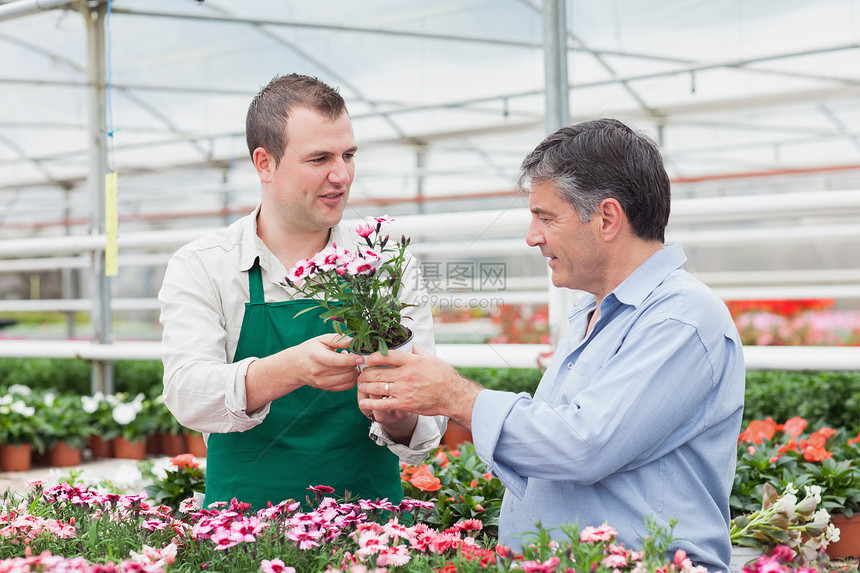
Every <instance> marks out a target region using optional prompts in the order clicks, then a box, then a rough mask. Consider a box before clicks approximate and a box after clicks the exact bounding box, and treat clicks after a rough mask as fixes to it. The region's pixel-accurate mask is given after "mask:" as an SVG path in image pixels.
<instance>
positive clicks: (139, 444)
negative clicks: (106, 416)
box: [108, 392, 157, 460]
mask: <svg viewBox="0 0 860 573" xmlns="http://www.w3.org/2000/svg"><path fill="white" fill-rule="evenodd" d="M108 400H109V401H110V402H111V403H112V404H113V410H112V412H111V416H112V418H113V420H114V421H115V422H116V423H117V424H118V425H119V435H117V436H116V437H115V438H114V439H113V440H112V442H113V452H114V456H115V457H117V458H125V459H132V460H142V459H144V458H145V457H146V438H147V437H148V436H149V435H151V434H152V433H154V432H155V429H156V427H157V422H156V419H155V418H154V416H153V414H152V409H151V406H150V404H149V402H148V401H147V400H146V396H145V395H144V394H143V393H138V394H137V395H135V396H134V397H131V396H129V395H128V394H126V393H124V392H120V393H117V394H114V395H113V396H111V397H109V398H108Z"/></svg>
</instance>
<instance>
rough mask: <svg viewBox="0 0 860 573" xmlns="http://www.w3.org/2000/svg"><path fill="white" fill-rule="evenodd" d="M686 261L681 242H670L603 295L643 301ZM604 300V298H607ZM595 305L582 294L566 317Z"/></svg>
mask: <svg viewBox="0 0 860 573" xmlns="http://www.w3.org/2000/svg"><path fill="white" fill-rule="evenodd" d="M685 262H687V255H686V254H684V249H683V247H681V245H669V246H667V247H663V248H662V249H660V250H659V251H657V252H656V253H654V254H653V255H651V256H650V257H648V259H647V260H646V261H645V262H644V263H642V264H641V265H640V266H639V268H637V269H636V270H635V271H633V273H632V274H631V275H630V276H629V277H627V278H626V279H624V281H623V282H622V283H621V284H620V285H618V286H617V287H615V289H614V290H613V291H612V292H610V293H609V294H608V295H606V299H611V298H614V299H615V300H617V301H618V302H620V303H622V304H629V305H631V306H634V307H635V306H638V305H640V304H642V301H644V300H645V299H646V298H647V297H648V295H650V294H651V293H652V292H653V291H654V289H655V288H657V285H659V284H660V283H662V282H663V281H664V280H666V277H667V276H669V274H670V273H672V272H674V271H676V270H678V269H679V268H681V267H682V266H683V265H684V263H685ZM606 299H604V300H606ZM594 305H595V297H594V295H593V294H591V293H585V294H584V295H583V296H582V297H580V298H579V300H577V301H576V304H575V305H574V307H573V310H572V311H571V312H570V314H568V320H569V321H573V320H575V319H576V316H577V315H578V314H579V313H581V312H585V311H587V310H590V309H591V308H592V307H593V306H594Z"/></svg>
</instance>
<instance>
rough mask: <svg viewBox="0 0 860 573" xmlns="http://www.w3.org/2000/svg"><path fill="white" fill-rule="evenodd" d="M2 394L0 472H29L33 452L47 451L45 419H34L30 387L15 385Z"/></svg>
mask: <svg viewBox="0 0 860 573" xmlns="http://www.w3.org/2000/svg"><path fill="white" fill-rule="evenodd" d="M25 390H26V391H25ZM0 394H2V395H0V469H2V470H3V471H24V470H28V469H30V462H31V455H32V451H33V450H34V449H35V450H36V451H39V452H42V451H44V449H45V442H44V439H43V434H44V430H45V427H44V426H45V424H44V420H43V419H42V418H40V417H35V416H34V414H35V413H36V408H35V407H34V406H33V405H32V404H31V401H32V397H31V392H30V389H29V388H28V387H26V386H24V387H21V386H17V387H16V386H12V387H10V388H9V389H8V390H6V391H5V392H2V393H0Z"/></svg>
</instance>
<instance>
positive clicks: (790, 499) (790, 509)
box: [773, 489, 797, 515]
mask: <svg viewBox="0 0 860 573" xmlns="http://www.w3.org/2000/svg"><path fill="white" fill-rule="evenodd" d="M795 508H797V496H796V495H794V494H793V493H789V492H788V490H787V489H786V493H784V494H783V495H782V497H780V498H779V499H777V500H776V501H775V502H774V504H773V509H774V511H776V512H777V513H785V514H786V515H794V510H795Z"/></svg>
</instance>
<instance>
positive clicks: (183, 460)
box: [170, 454, 200, 470]
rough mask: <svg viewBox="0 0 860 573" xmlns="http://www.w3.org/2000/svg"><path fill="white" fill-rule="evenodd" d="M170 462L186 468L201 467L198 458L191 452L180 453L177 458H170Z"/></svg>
mask: <svg viewBox="0 0 860 573" xmlns="http://www.w3.org/2000/svg"><path fill="white" fill-rule="evenodd" d="M170 463H171V464H173V465H174V466H176V467H178V468H184V469H187V470H190V469H196V468H199V467H200V464H198V463H197V460H195V459H194V456H193V455H191V454H179V455H178V456H176V457H175V458H170Z"/></svg>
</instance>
